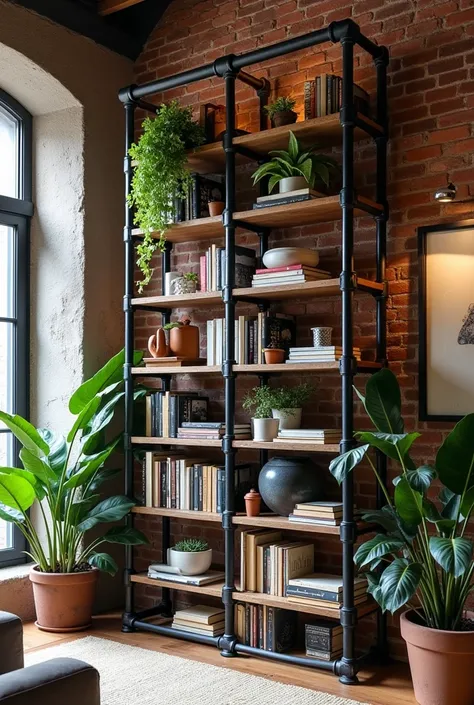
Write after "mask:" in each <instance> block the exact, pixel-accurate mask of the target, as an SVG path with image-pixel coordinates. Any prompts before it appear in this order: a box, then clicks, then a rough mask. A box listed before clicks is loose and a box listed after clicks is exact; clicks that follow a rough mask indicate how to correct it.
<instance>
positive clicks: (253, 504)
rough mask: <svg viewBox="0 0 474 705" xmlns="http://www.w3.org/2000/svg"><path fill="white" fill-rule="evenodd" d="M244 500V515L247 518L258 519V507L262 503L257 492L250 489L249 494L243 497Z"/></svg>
mask: <svg viewBox="0 0 474 705" xmlns="http://www.w3.org/2000/svg"><path fill="white" fill-rule="evenodd" d="M244 500H245V513H246V514H247V516H248V517H258V515H259V514H260V506H261V503H262V498H261V497H260V495H259V493H258V492H257V490H254V489H251V490H250V492H247V494H246V495H245V496H244Z"/></svg>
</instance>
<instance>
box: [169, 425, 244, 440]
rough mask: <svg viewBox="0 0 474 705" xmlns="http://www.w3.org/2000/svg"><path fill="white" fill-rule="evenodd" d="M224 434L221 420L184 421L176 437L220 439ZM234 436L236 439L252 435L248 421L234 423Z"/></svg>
mask: <svg viewBox="0 0 474 705" xmlns="http://www.w3.org/2000/svg"><path fill="white" fill-rule="evenodd" d="M224 435H225V423H224V422H222V421H203V422H197V423H192V422H191V423H184V424H183V425H182V426H181V427H180V428H179V429H178V438H183V439H184V438H200V439H201V440H209V441H220V440H221V439H222V438H223V436H224ZM234 436H235V438H236V439H237V440H245V439H247V438H251V437H252V433H251V427H250V424H249V423H237V424H234Z"/></svg>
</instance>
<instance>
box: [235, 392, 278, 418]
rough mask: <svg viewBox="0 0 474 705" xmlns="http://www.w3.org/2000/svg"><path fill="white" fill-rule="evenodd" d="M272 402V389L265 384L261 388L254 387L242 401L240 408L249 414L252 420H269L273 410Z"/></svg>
mask: <svg viewBox="0 0 474 705" xmlns="http://www.w3.org/2000/svg"><path fill="white" fill-rule="evenodd" d="M272 401H273V389H271V388H270V387H269V386H268V385H266V384H265V385H263V387H254V388H253V389H251V390H250V392H247V394H246V395H245V397H244V399H243V401H242V407H243V408H244V409H245V410H246V411H248V412H249V413H251V414H252V416H253V418H254V419H271V418H272V408H274V407H273V406H272Z"/></svg>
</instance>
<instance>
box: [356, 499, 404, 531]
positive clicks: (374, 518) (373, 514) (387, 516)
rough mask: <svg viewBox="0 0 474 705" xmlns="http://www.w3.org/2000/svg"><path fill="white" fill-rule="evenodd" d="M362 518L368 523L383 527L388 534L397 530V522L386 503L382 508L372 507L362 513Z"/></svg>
mask: <svg viewBox="0 0 474 705" xmlns="http://www.w3.org/2000/svg"><path fill="white" fill-rule="evenodd" d="M362 519H363V520H364V521H366V522H367V523H368V524H378V526H381V527H382V528H384V529H385V531H387V532H388V533H389V534H392V533H395V532H396V531H397V530H398V524H397V521H396V519H395V515H394V513H393V511H392V510H391V508H390V507H389V506H388V505H385V507H382V509H372V510H371V511H369V512H366V513H365V514H363V515H362Z"/></svg>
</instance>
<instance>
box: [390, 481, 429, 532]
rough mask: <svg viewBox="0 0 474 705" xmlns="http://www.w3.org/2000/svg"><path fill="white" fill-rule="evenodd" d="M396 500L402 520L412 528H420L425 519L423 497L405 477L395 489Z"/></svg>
mask: <svg viewBox="0 0 474 705" xmlns="http://www.w3.org/2000/svg"><path fill="white" fill-rule="evenodd" d="M394 499H395V507H396V510H397V512H398V514H399V515H400V518H401V519H402V520H403V521H404V522H406V523H407V524H410V525H411V526H418V524H420V523H421V521H422V519H423V510H422V506H423V495H422V494H420V493H419V492H417V491H416V490H414V489H412V488H411V487H410V485H409V484H408V481H407V480H406V478H405V477H402V478H401V479H400V482H399V483H398V484H397V486H396V487H395V495H394Z"/></svg>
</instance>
